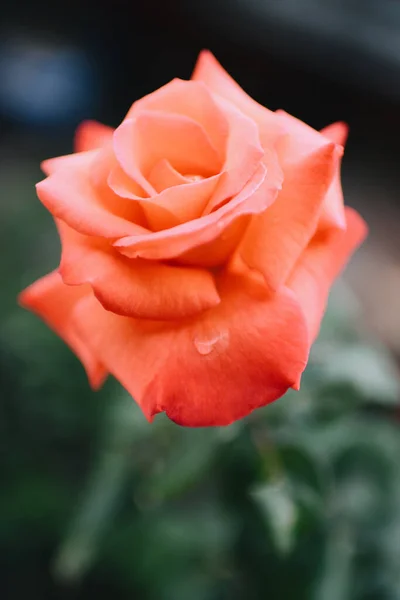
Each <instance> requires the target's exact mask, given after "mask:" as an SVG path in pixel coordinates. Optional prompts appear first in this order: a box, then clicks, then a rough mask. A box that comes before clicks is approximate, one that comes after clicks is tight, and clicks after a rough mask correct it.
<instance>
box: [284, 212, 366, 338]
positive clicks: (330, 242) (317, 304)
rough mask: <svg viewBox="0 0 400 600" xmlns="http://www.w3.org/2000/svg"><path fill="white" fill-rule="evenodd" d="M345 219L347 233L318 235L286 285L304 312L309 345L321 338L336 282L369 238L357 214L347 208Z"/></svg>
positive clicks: (336, 232)
mask: <svg viewBox="0 0 400 600" xmlns="http://www.w3.org/2000/svg"><path fill="white" fill-rule="evenodd" d="M345 215H346V225H347V227H346V229H345V230H344V231H342V230H340V229H336V230H335V229H331V230H329V231H326V232H320V233H317V234H316V236H315V237H314V238H313V239H312V240H311V242H310V244H309V245H308V247H307V248H306V250H305V251H304V252H303V254H302V255H301V257H300V259H299V261H298V262H297V264H296V266H295V268H294V269H293V271H292V273H291V275H290V277H289V279H288V282H287V286H288V287H290V288H291V289H292V290H293V292H294V293H295V294H296V296H297V298H298V300H299V302H300V304H301V306H302V308H303V312H304V315H305V317H306V320H307V324H308V330H309V333H310V342H312V341H314V339H315V338H316V336H317V335H318V331H319V327H320V323H321V319H322V316H323V313H324V311H325V306H326V301H327V297H328V293H329V290H330V287H331V285H332V283H333V281H334V280H335V278H336V277H337V275H338V274H339V272H340V271H341V270H342V269H343V267H344V266H345V264H346V262H347V261H348V259H349V258H350V256H351V255H352V253H353V252H354V250H355V249H356V248H357V246H359V245H360V244H361V242H362V241H363V240H364V238H365V236H366V234H367V226H366V224H365V222H364V221H363V219H362V218H361V217H360V215H359V214H358V213H356V212H355V211H354V210H353V209H351V208H348V207H346V209H345Z"/></svg>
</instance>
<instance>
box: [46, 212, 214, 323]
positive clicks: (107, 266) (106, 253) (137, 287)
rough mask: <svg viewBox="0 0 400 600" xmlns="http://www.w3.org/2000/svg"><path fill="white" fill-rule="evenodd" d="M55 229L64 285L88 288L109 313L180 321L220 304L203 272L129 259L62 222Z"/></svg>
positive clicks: (208, 275) (207, 277)
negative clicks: (83, 285) (60, 251)
mask: <svg viewBox="0 0 400 600" xmlns="http://www.w3.org/2000/svg"><path fill="white" fill-rule="evenodd" d="M57 226H58V228H59V232H60V236H61V242H62V257H61V264H60V273H61V276H62V278H63V281H64V282H65V283H67V284H68V285H82V284H85V283H86V284H90V285H91V287H92V288H93V291H94V294H95V296H96V298H97V299H98V300H99V301H100V302H101V304H102V305H103V306H104V307H105V308H106V309H107V310H110V311H112V312H114V313H117V314H119V315H127V316H131V317H132V316H133V317H137V318H142V319H159V320H171V319H172V320H175V319H177V320H179V319H183V318H186V317H188V316H192V315H194V314H197V313H199V312H201V311H204V310H207V309H209V308H211V307H213V306H216V305H217V304H218V303H219V301H220V298H219V294H218V291H217V288H216V285H215V281H214V279H213V276H212V275H211V273H209V272H208V271H206V270H203V269H193V268H184V267H174V266H169V265H165V264H157V263H148V262H146V261H142V260H130V259H128V258H125V257H124V256H121V255H120V254H119V253H118V252H116V251H115V250H114V249H113V248H112V247H110V246H108V245H107V244H105V243H104V241H103V240H98V239H97V240H96V239H95V238H93V237H88V236H84V235H81V234H79V233H77V232H76V231H74V230H73V229H71V228H69V227H68V226H66V225H65V224H64V223H62V222H58V223H57Z"/></svg>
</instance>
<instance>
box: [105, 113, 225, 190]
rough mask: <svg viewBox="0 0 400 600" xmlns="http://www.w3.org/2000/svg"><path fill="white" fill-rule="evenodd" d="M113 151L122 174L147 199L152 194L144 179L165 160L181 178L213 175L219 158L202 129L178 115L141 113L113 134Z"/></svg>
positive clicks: (192, 121)
mask: <svg viewBox="0 0 400 600" xmlns="http://www.w3.org/2000/svg"><path fill="white" fill-rule="evenodd" d="M114 150H115V155H116V157H117V160H118V162H119V164H120V165H121V167H122V169H123V170H124V171H125V173H126V174H127V175H128V176H129V177H131V178H132V179H134V180H135V181H136V182H137V183H138V184H139V185H140V186H141V187H142V188H143V189H144V190H145V191H146V192H147V193H148V194H149V195H153V194H154V193H156V190H155V189H154V187H153V186H152V185H151V184H150V182H149V180H148V178H149V175H150V174H151V171H152V169H153V168H154V166H155V165H156V164H157V163H158V162H159V161H160V160H162V159H166V160H168V162H169V163H170V164H171V165H172V167H173V168H174V169H175V170H176V171H178V172H179V173H181V174H183V175H184V174H185V173H193V174H196V175H201V176H203V177H210V176H212V175H216V174H217V173H218V172H219V171H220V169H221V166H222V161H221V158H220V156H219V154H218V152H217V150H216V149H215V147H214V146H213V144H212V142H211V140H210V138H209V137H208V135H207V133H206V131H205V130H204V128H203V127H202V126H201V125H199V124H198V123H196V122H195V121H194V120H193V119H190V118H189V117H186V116H182V115H175V114H168V113H163V112H157V111H141V112H140V113H138V114H137V115H136V117H135V118H133V119H127V120H125V121H124V122H123V123H122V124H121V125H120V127H118V129H116V131H115V133H114Z"/></svg>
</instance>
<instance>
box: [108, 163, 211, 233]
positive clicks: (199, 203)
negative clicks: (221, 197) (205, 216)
mask: <svg viewBox="0 0 400 600" xmlns="http://www.w3.org/2000/svg"><path fill="white" fill-rule="evenodd" d="M219 179H220V176H219V175H214V176H213V177H207V178H206V179H198V180H195V181H188V183H186V184H185V185H178V186H174V187H169V188H166V189H164V190H163V191H162V192H160V193H159V194H155V195H153V196H151V197H150V198H143V197H141V196H138V195H137V194H135V193H134V191H135V190H134V188H132V185H131V182H132V180H130V179H129V177H128V176H127V175H126V173H125V172H124V171H123V170H122V169H121V168H119V167H116V168H114V169H113V170H112V172H111V174H110V177H109V185H110V187H111V189H112V190H113V191H114V192H115V193H116V194H118V195H119V196H121V197H122V198H129V199H130V200H133V201H135V202H137V203H138V204H139V205H140V206H141V208H142V210H143V212H144V214H145V216H146V219H147V222H148V224H149V226H150V228H151V229H152V231H162V230H164V229H169V228H171V227H175V226H176V225H179V224H180V223H185V222H187V221H191V220H193V219H197V218H198V217H200V216H201V215H202V213H203V211H204V209H205V207H206V206H207V203H208V201H209V199H210V197H211V196H212V194H213V192H214V190H215V188H216V187H217V185H218V182H219Z"/></svg>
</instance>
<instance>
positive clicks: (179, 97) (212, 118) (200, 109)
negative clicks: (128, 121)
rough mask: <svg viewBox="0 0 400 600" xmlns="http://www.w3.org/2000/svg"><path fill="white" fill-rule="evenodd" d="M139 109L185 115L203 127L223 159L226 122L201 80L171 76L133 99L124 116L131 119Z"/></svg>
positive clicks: (227, 130)
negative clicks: (164, 82) (170, 78)
mask: <svg viewBox="0 0 400 600" xmlns="http://www.w3.org/2000/svg"><path fill="white" fill-rule="evenodd" d="M142 110H155V111H162V112H163V113H171V114H175V115H183V116H186V117H189V118H190V119H192V120H193V121H195V122H196V123H198V124H199V125H200V126H201V127H203V129H204V130H205V131H206V132H207V135H208V136H209V138H210V140H211V142H212V144H213V146H214V147H215V148H216V150H217V151H218V153H219V155H220V157H221V158H222V159H223V158H224V156H225V146H226V141H227V138H228V134H229V124H228V121H227V119H226V117H225V114H224V112H223V111H222V110H221V109H220V107H219V106H218V105H217V104H216V102H215V99H214V98H213V96H212V94H211V93H210V90H209V89H208V88H207V86H206V85H205V84H204V83H203V82H200V81H182V80H180V79H174V80H173V81H171V82H170V83H167V84H166V85H165V86H163V87H162V88H160V89H159V90H157V91H155V92H153V93H152V94H149V95H148V96H145V97H144V98H142V99H140V100H138V101H137V102H135V103H134V104H133V106H132V108H131V109H130V111H129V113H128V115H127V118H134V117H135V116H136V115H137V114H138V113H139V112H141V111H142Z"/></svg>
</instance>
